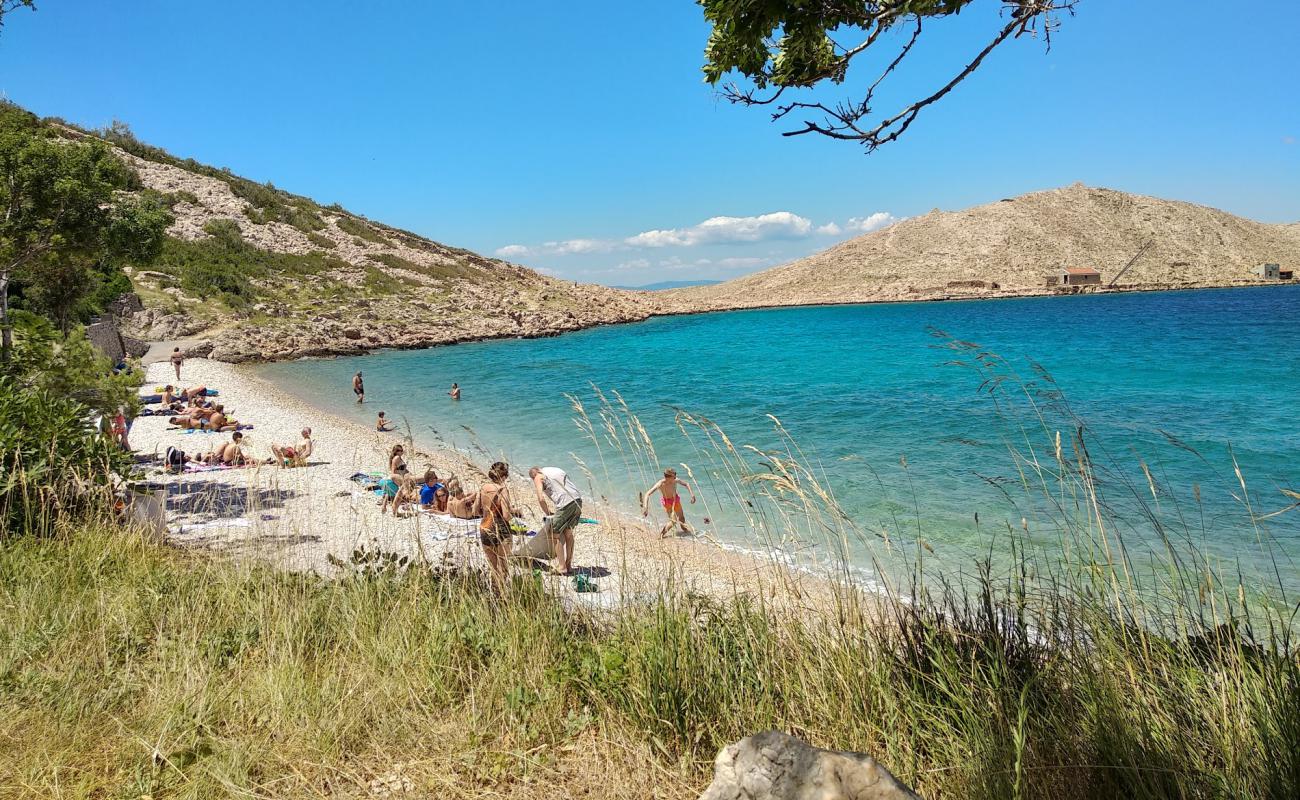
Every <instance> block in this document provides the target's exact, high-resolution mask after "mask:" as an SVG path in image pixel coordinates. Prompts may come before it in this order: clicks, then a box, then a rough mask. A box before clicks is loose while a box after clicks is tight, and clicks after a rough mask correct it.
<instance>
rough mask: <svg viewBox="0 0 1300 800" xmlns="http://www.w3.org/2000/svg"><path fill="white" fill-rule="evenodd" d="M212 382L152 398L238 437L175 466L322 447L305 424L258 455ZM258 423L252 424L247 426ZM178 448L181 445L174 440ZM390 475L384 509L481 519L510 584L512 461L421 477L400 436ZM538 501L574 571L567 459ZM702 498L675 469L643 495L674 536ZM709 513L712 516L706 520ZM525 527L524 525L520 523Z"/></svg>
mask: <svg viewBox="0 0 1300 800" xmlns="http://www.w3.org/2000/svg"><path fill="white" fill-rule="evenodd" d="M182 361H183V359H181V357H180V355H179V350H177V351H176V352H174V353H173V356H172V359H171V363H172V365H173V367H174V368H175V371H176V375H177V378H178V380H179V376H180V371H181V364H182ZM352 388H353V391H354V393H355V394H356V397H357V402H358V403H362V402H364V401H365V384H364V382H363V378H362V374H361V373H360V372H357V373H356V375H355V376H354V377H353V379H352ZM215 394H216V393H215V392H210V391H209V390H208V387H206V386H196V387H191V388H188V389H177V388H175V387H173V386H171V385H168V386H165V387H163V388H162V391H161V394H160V395H159V396H157V397H155V398H150V399H151V400H154V401H156V402H159V403H161V406H162V408H161V409H159V410H156V411H154V413H155V414H164V413H170V414H172V416H170V417H169V422H170V423H171V424H172V425H175V426H176V427H178V428H183V429H186V430H196V431H210V432H229V433H230V439H229V441H226V442H221V443H218V444H217V445H215V446H214V447H213V448H212V450H210V451H209V452H206V453H203V454H201V455H196V456H193V457H189V456H186V455H185V454H184V453H179V451H176V452H177V453H178V454H179V458H178V459H176V461H177V463H174V464H173V463H172V462H173V454H172V453H171V452H169V454H168V466H169V467H175V468H177V469H183V468H184V467H185V465H186V464H188V463H195V464H201V465H205V466H228V467H238V466H246V465H251V464H258V463H273V464H277V465H279V466H283V467H291V466H304V465H306V464H307V459H308V458H309V457H310V456H311V454H312V451H313V449H314V447H315V442H314V441H313V440H312V432H311V428H303V430H302V440H301V441H300V442H298V443H295V444H292V445H279V444H272V445H271V454H272V457H271V458H270V459H267V460H266V461H258V460H257V459H255V458H254V457H252V456H251V455H250V454H249V452H248V451H247V450H246V448H245V444H244V441H243V440H244V435H243V433H242V432H241V431H240V430H239V428H241V427H245V426H241V425H240V424H239V423H238V422H237V421H235V420H234V419H233V418H232V417H231V416H230V415H229V414H228V413H227V412H226V409H225V406H224V405H223V404H222V403H220V402H216V401H213V400H211V399H209V398H210V396H211V395H215ZM447 394H448V395H449V396H450V397H451V398H452V399H455V400H459V399H460V397H461V390H460V386H459V385H458V384H452V387H451V390H450V391H449V392H448V393H447ZM247 427H251V426H247ZM394 427H395V426H394V425H393V423H392V421H391V420H389V419H388V417H387V415H386V413H385V412H383V411H380V412H378V415H377V417H376V421H375V430H376V431H378V432H391V431H393V430H394ZM173 450H175V448H173ZM387 467H388V477H387V478H386V479H384V480H382V481H380V483H379V485H378V487H377V489H378V491H379V494H380V501H379V509H380V513H381V514H382V513H387V512H388V511H389V510H390V509H391V510H392V513H393V514H394V515H410V514H416V513H430V514H445V515H449V516H451V517H453V518H456V519H463V520H478V538H479V544H480V546H481V547H482V549H483V554H484V556H485V557H486V559H487V562H488V566H489V569H490V571H491V574H492V576H493V578H494V579H495V581H496V582H497V583H498V584H499V585H503V584H504V583H505V581H506V578H507V577H508V571H509V560H510V557H511V546H512V543H513V537H514V535H515V533H516V532H517V529H516V523H514V519H515V518H516V517H520V516H522V511H521V508H520V507H519V506H517V505H516V504H515V503H514V501H513V498H512V497H511V494H510V487H509V485H508V479H509V476H510V467H509V465H508V464H506V463H505V462H502V461H497V462H495V463H493V464H492V466H491V467H489V468H488V470H487V473H486V480H485V481H484V482H483V483H482V485H480V486H479V487H478V489H477V491H470V490H469V489H468V488H467V487H466V486H464V485H463V483H462V481H461V479H460V478H459V477H456V476H451V477H449V478H447V479H446V480H443V479H442V478H440V477H439V475H438V473H437V471H436V470H435V469H433V468H432V467H429V468H428V469H426V470H425V471H424V473H423V475H422V476H421V479H420V480H418V481H417V480H416V477H415V475H414V474H413V473H412V472H411V469H410V467H409V466H408V464H407V461H406V448H405V446H404V445H403V444H401V443H396V444H394V445H393V446H392V447H391V448H390V450H389V453H388V464H387ZM528 477H529V480H530V482H531V483H532V487H533V490H534V493H535V495H536V497H537V502H538V504H539V505H540V507H541V509H542V512H543V515H544V516H543V524H542V528H541V530H540V531H538V533H537V535H538V536H544V537H546V539H544V540H543V541H547V542H548V543H549V545H550V552H551V554H552V556H553V558H554V560H555V562H556V572H557V573H559V574H562V575H569V574H571V573H573V554H574V538H575V537H574V533H575V529H576V528H577V526H578V524H579V523H580V522H581V521H582V520H583V517H582V494H581V492H580V491H579V489H578V487H577V486H576V485H575V484H574V482H573V480H572V479H570V477H569V475H568V473H566V472H565V471H564V470H563V469H561V468H559V467H553V466H548V467H543V466H533V467H530V468H529V470H528ZM683 490H685V492H686V493H687V494H688V495H689V497H690V502H691V503H694V502H695V501H696V498H695V491H694V489H692V487H691V486H690V485H689V484H688V483H686V482H685V481H683V480H681V479H680V478H678V477H677V472H676V470H674V469H671V468H669V469H666V470H664V473H663V477H662V478H661V479H660V480H659V481H657V482H656V483H655V484H654V485H652V486H651V487H650V488H649V489H647V490H646V491H645V492H644V493H643V494H642V495H641V512H642V515H643V516H649V513H650V509H649V503H650V498H651V497H652V496H653V495H654V494H656V493H658V494H659V496H660V503H661V505H662V506H663V509H664V514H665V516H666V522H665V524H664V526H663V527H662V529H661V530H660V535H661V536H666V535H667V534H668V532H669V531H671V530H673V529H674V528H678V529H680V530H681V531H682V532H683V533H686V534H693V533H694V530H693V529H692V528H691V526H690V524H689V523H687V521H686V514H685V511H684V508H683V504H682V494H681V492H682V491H683ZM706 521H707V520H706ZM520 530H522V529H520Z"/></svg>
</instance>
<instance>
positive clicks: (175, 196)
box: [62, 126, 661, 361]
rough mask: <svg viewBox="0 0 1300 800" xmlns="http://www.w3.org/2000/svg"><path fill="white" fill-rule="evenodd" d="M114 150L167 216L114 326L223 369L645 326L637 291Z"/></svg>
mask: <svg viewBox="0 0 1300 800" xmlns="http://www.w3.org/2000/svg"><path fill="white" fill-rule="evenodd" d="M62 135H64V136H67V137H68V138H83V137H86V136H94V137H96V138H102V139H104V140H106V141H108V142H109V143H110V144H112V145H113V146H114V147H115V149H116V150H117V154H118V155H119V156H120V157H121V158H122V159H124V160H125V161H126V162H127V163H129V164H130V165H131V166H132V167H133V168H134V169H135V171H136V173H137V174H138V175H139V178H140V187H139V191H143V192H157V193H158V194H159V195H161V196H162V198H163V199H164V200H165V202H166V203H167V204H168V205H169V206H170V207H171V212H172V214H173V216H174V218H175V222H174V223H173V224H172V225H171V227H170V228H169V229H168V234H169V236H170V237H171V238H170V239H169V241H168V242H167V244H166V246H165V248H164V251H163V255H162V257H161V258H160V259H159V260H158V263H156V264H152V265H150V266H149V268H147V269H135V270H132V269H129V268H128V275H129V276H130V278H131V280H132V283H133V284H134V286H135V290H136V293H137V294H138V295H139V297H140V299H141V301H142V302H141V303H139V304H135V305H134V306H133V307H131V308H132V309H133V313H129V314H128V316H127V317H126V319H125V320H124V332H126V333H127V334H129V335H131V336H134V337H136V338H139V339H143V340H146V341H164V340H179V339H184V340H187V341H189V342H192V344H191V352H193V353H196V354H203V355H211V356H212V357H213V358H217V359H220V360H225V361H250V360H273V359H287V358H296V357H300V356H307V355H329V354H349V353H360V352H364V351H366V350H372V349H376V348H382V347H407V348H409V347H427V346H431V345H435V344H444V343H449V342H456V341H465V340H471V339H484V338H494V337H505V336H546V335H552V334H557V333H561V332H564V331H572V330H577V329H580V328H586V327H591V326H594V325H602V324H608V323H616V322H628V321H634V320H640V319H645V318H646V317H647V316H649V315H650V314H652V313H655V312H656V311H658V310H661V306H660V305H659V304H657V303H656V302H655V301H654V300H652V299H651V298H650V297H648V296H646V295H638V294H632V293H628V292H623V291H619V290H617V289H610V288H607V287H604V286H596V285H588V284H581V285H580V284H577V283H575V282H573V281H563V280H558V279H556V278H551V277H548V276H545V275H542V274H540V273H538V272H535V271H533V270H530V269H527V268H525V267H522V266H519V265H516V264H511V263H508V262H505V261H501V260H498V259H493V258H486V257H484V256H481V255H478V254H476V253H473V252H470V251H468V250H463V249H460V248H456V247H451V246H448V245H443V244H439V243H437V242H433V241H430V240H428V239H424V238H422V237H420V236H417V235H415V234H413V233H409V232H407V231H402V230H398V229H395V228H391V227H388V226H386V225H382V224H379V223H376V222H372V221H370V220H367V219H364V218H362V217H360V216H357V215H355V214H352V213H349V212H348V211H346V210H344V209H343V208H341V207H339V206H330V207H322V206H320V205H318V204H316V203H315V202H313V201H311V200H310V199H308V198H305V197H300V196H297V195H292V194H289V193H287V192H284V191H282V190H279V189H276V188H275V187H273V186H269V185H263V184H257V183H254V182H252V181H248V180H246V179H243V178H240V177H238V176H236V175H233V174H232V173H230V172H228V171H226V170H219V169H215V168H212V167H208V166H206V165H202V164H198V163H197V162H194V161H190V160H185V161H182V160H180V159H177V158H175V157H173V156H171V155H170V154H169V153H166V152H165V151H163V150H160V149H158V148H155V147H152V146H150V145H147V144H144V143H142V142H140V141H138V140H136V139H135V138H134V137H133V136H131V135H130V133H129V131H125V130H110V131H97V132H90V131H85V130H81V129H77V128H73V127H71V126H62Z"/></svg>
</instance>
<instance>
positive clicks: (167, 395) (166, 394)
mask: <svg viewBox="0 0 1300 800" xmlns="http://www.w3.org/2000/svg"><path fill="white" fill-rule="evenodd" d="M159 402H160V403H162V404H163V405H165V406H169V405H171V404H172V403H174V402H176V388H175V387H174V386H172V385H171V384H170V383H169V384H167V385H166V386H164V387H163V390H162V398H161V399H160V400H159Z"/></svg>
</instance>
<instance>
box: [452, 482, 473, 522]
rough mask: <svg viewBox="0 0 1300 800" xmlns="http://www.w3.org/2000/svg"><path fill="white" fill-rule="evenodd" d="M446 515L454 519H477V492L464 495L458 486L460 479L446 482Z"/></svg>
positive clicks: (463, 491)
mask: <svg viewBox="0 0 1300 800" xmlns="http://www.w3.org/2000/svg"><path fill="white" fill-rule="evenodd" d="M447 513H448V514H451V515H452V516H453V517H455V518H456V519H478V516H479V513H480V512H479V504H478V492H474V493H473V494H465V489H464V488H462V487H461V485H460V478H455V477H453V478H449V479H448V480H447Z"/></svg>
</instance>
